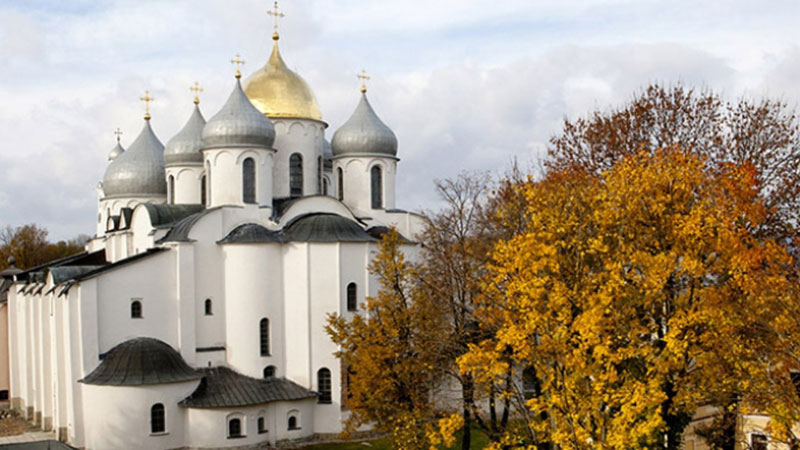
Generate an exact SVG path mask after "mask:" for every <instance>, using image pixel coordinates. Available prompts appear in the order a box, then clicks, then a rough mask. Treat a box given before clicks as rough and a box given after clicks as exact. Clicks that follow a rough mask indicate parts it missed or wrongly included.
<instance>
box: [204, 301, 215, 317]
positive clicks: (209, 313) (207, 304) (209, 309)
mask: <svg viewBox="0 0 800 450" xmlns="http://www.w3.org/2000/svg"><path fill="white" fill-rule="evenodd" d="M204 306H205V311H206V315H207V316H213V315H214V309H213V306H214V305H213V304H212V303H211V299H210V298H207V299H206V301H205V303H204Z"/></svg>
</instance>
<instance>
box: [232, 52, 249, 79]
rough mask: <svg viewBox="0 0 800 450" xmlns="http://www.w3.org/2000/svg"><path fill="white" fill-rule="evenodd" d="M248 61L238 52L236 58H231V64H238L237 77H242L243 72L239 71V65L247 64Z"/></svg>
mask: <svg viewBox="0 0 800 450" xmlns="http://www.w3.org/2000/svg"><path fill="white" fill-rule="evenodd" d="M246 62H247V61H245V60H243V59H242V57H241V56H239V54H238V53H237V54H236V58H235V59H232V60H231V64H235V65H236V78H242V72H240V71H239V67H241V66H242V65H243V64H245V63H246Z"/></svg>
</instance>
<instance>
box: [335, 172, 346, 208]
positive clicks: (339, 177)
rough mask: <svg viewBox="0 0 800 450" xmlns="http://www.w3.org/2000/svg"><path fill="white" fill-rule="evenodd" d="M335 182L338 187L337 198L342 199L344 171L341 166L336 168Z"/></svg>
mask: <svg viewBox="0 0 800 450" xmlns="http://www.w3.org/2000/svg"><path fill="white" fill-rule="evenodd" d="M336 183H337V184H338V189H339V200H340V201H341V200H344V172H342V168H341V167H339V168H337V169H336Z"/></svg>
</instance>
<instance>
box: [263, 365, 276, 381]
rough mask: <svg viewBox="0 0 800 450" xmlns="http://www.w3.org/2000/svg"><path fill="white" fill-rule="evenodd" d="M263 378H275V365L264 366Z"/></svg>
mask: <svg viewBox="0 0 800 450" xmlns="http://www.w3.org/2000/svg"><path fill="white" fill-rule="evenodd" d="M264 378H275V366H267V367H264Z"/></svg>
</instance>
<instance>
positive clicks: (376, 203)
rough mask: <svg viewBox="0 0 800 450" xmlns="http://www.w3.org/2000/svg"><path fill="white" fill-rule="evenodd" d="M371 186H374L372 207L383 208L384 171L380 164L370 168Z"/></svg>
mask: <svg viewBox="0 0 800 450" xmlns="http://www.w3.org/2000/svg"><path fill="white" fill-rule="evenodd" d="M370 175H371V177H370V186H372V209H382V208H383V172H382V171H381V168H380V166H373V167H372V170H370Z"/></svg>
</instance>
